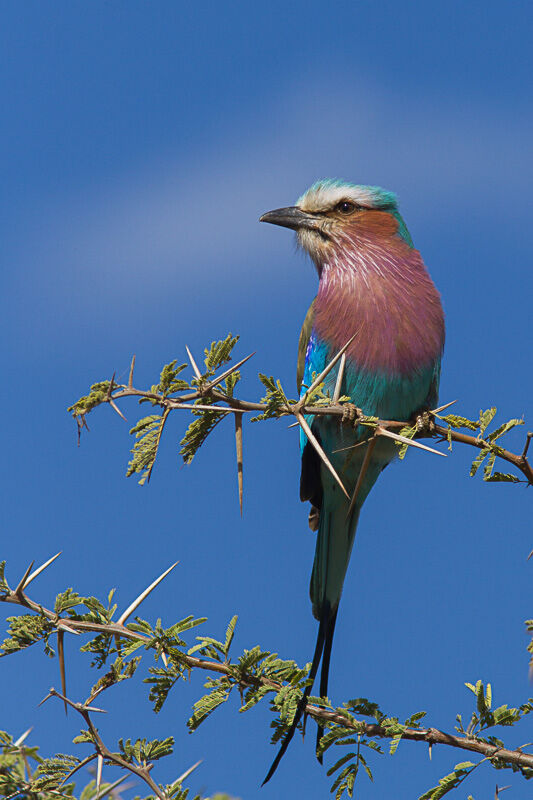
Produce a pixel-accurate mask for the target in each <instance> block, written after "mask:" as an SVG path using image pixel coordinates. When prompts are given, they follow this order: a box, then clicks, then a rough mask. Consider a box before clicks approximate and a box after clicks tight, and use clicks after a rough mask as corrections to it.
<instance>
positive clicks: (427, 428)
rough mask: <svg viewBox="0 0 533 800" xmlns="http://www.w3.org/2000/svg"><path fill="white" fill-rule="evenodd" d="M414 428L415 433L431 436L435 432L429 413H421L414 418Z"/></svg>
mask: <svg viewBox="0 0 533 800" xmlns="http://www.w3.org/2000/svg"><path fill="white" fill-rule="evenodd" d="M415 428H416V432H417V433H421V434H424V433H426V434H433V433H434V432H435V421H434V419H433V417H432V415H431V414H430V412H429V411H422V412H420V414H417V415H416V417H415Z"/></svg>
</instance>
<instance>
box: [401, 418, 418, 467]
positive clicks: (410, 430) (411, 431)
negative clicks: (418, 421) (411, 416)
mask: <svg viewBox="0 0 533 800" xmlns="http://www.w3.org/2000/svg"><path fill="white" fill-rule="evenodd" d="M415 433H416V425H413V426H412V427H410V426H406V427H405V428H402V429H401V431H400V436H405V438H406V439H412V438H413V437H414V435H415ZM396 444H397V445H399V447H400V450H399V453H398V458H399V459H403V458H405V454H406V453H407V450H408V448H409V445H408V444H405V442H396Z"/></svg>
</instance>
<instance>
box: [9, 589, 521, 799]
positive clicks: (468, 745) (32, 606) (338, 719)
mask: <svg viewBox="0 0 533 800" xmlns="http://www.w3.org/2000/svg"><path fill="white" fill-rule="evenodd" d="M0 601H1V602H6V603H12V604H14V605H18V606H22V607H24V608H27V609H29V610H31V611H33V612H35V613H36V614H40V615H44V616H45V617H46V618H47V619H48V620H50V622H51V623H52V624H53V625H54V626H55V627H57V628H59V627H60V626H61V625H66V626H68V628H71V629H73V631H75V632H77V633H87V632H93V633H99V634H108V635H110V636H120V637H123V638H125V639H130V640H134V641H139V642H143V643H148V642H150V641H151V639H150V637H149V636H146V635H145V634H142V633H139V632H138V631H133V630H130V628H128V627H127V626H126V625H123V624H121V623H113V622H110V623H96V622H87V621H85V620H76V619H73V618H71V617H60V616H58V615H57V614H56V613H54V612H53V611H51V610H50V609H47V608H45V607H44V606H42V605H40V604H39V603H36V602H35V601H33V600H31V599H30V598H29V597H28V596H27V595H25V594H24V593H21V592H19V593H18V594H17V593H15V592H13V591H9V592H7V593H6V594H4V595H2V596H0ZM167 656H168V657H169V658H170V659H172V660H174V661H175V662H176V664H177V665H179V666H184V667H186V668H187V669H189V670H192V669H201V670H205V671H207V672H211V673H217V674H218V675H222V676H225V677H227V678H229V679H230V681H231V682H232V684H234V685H235V686H238V687H239V689H241V690H244V689H249V688H261V687H265V688H267V689H270V690H272V691H274V692H276V693H277V692H279V691H280V689H281V688H282V686H283V684H282V683H280V682H278V681H274V680H272V679H270V678H267V677H265V676H258V675H254V674H251V673H248V674H247V673H242V672H240V671H238V670H237V668H236V667H235V666H233V665H232V664H230V663H227V662H224V663H220V662H218V661H215V660H213V659H209V658H199V657H197V656H192V655H188V654H186V653H182V652H179V655H177V656H175V654H174V653H167ZM50 695H53V696H56V697H59V698H61V699H62V700H63V701H64V702H67V703H68V704H69V705H72V707H73V708H75V709H76V711H78V712H79V713H81V714H82V716H84V718H85V720H86V722H87V724H88V726H89V730H90V731H91V735H93V736H94V740H95V746H96V748H97V752H98V753H99V754H101V755H102V756H103V757H104V758H106V759H108V760H110V761H114V762H115V763H116V764H117V765H118V766H122V767H124V768H125V769H129V770H130V771H131V772H134V773H135V774H137V775H139V777H141V778H143V780H145V781H146V782H147V783H148V784H149V785H150V787H151V788H152V790H153V791H154V792H156V794H157V796H158V797H159V798H160V799H161V800H165V798H164V795H162V794H161V792H160V790H159V789H158V787H157V786H156V785H155V783H153V781H152V779H151V778H150V776H149V774H148V773H147V772H146V770H143V769H141V768H137V767H135V766H134V765H132V764H130V763H128V762H126V761H124V760H123V759H122V758H121V757H120V756H118V755H117V754H115V753H112V752H111V751H109V750H108V749H107V747H106V746H105V745H104V743H103V742H102V741H101V739H100V737H99V736H98V732H97V730H96V729H95V728H94V726H93V724H92V721H91V720H90V717H89V710H88V707H87V704H80V703H73V702H72V701H69V700H67V699H66V698H65V697H64V695H61V694H59V693H58V692H56V691H55V690H54V689H51V690H50ZM90 699H91V700H92V699H93V698H92V697H91V698H90ZM305 713H306V714H309V715H310V716H311V717H313V718H314V719H315V720H317V721H318V722H319V723H322V724H323V723H333V724H335V725H340V726H342V727H344V728H347V729H350V730H353V731H354V732H356V733H360V734H364V735H365V736H367V737H370V738H383V739H392V738H394V736H396V735H397V731H396V730H394V731H391V730H388V729H387V728H386V727H383V726H382V725H379V724H374V723H368V722H365V721H364V720H358V719H355V718H353V717H351V715H350V716H349V717H348V716H347V715H346V713H343V710H342V709H337V710H330V709H326V708H320V707H318V706H316V705H314V704H312V703H309V704H307V706H306V708H305ZM402 738H403V739H406V740H409V741H414V742H425V743H426V744H429V745H434V744H443V745H447V746H449V747H456V748H459V749H462V750H468V751H470V752H473V753H479V754H480V755H482V756H484V757H485V758H487V759H489V760H492V761H494V760H496V759H497V760H498V761H501V762H504V763H506V764H509V765H514V766H516V767H520V768H528V769H533V754H530V753H524V752H523V751H522V749H520V748H517V749H516V750H509V749H507V748H504V747H498V746H496V745H493V744H490V743H487V742H484V741H481V740H480V739H478V738H475V737H473V736H469V735H466V736H456V735H454V734H449V733H445V732H443V731H441V730H438V729H437V728H405V729H404V730H403V731H402Z"/></svg>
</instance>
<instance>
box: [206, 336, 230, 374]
mask: <svg viewBox="0 0 533 800" xmlns="http://www.w3.org/2000/svg"><path fill="white" fill-rule="evenodd" d="M238 341H239V337H238V336H232V335H231V333H228V335H227V336H226V338H225V339H221V340H220V341H218V342H212V343H211V347H210V348H209V349H207V348H206V349H205V350H204V353H205V360H204V363H205V368H206V376H210V375H213V374H214V373H215V372H216V370H217V369H218V368H219V367H222V366H223V365H224V364H227V362H228V361H229V360H230V359H231V351H232V350H233V348H234V347H235V345H236V344H237V342H238Z"/></svg>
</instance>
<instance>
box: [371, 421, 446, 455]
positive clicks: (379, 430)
mask: <svg viewBox="0 0 533 800" xmlns="http://www.w3.org/2000/svg"><path fill="white" fill-rule="evenodd" d="M376 434H377V435H378V436H386V437H388V438H389V439H394V441H395V442H402V444H408V445H409V447H418V448H419V449H420V450H427V452H428V453H435V455H437V456H443V457H444V458H446V453H441V452H440V450H435V449H434V448H433V447H428V446H427V445H425V444H420V442H414V441H413V440H412V439H408V438H407V437H406V436H400V434H399V433H392V431H388V430H386V429H385V428H381V427H380V426H379V425H378V427H377V428H376Z"/></svg>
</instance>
